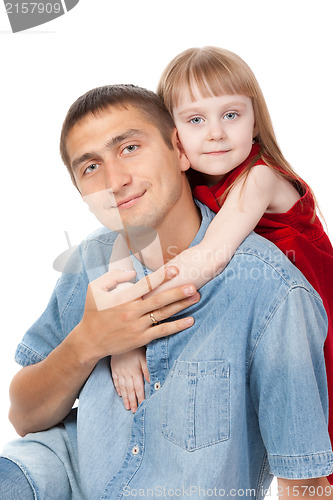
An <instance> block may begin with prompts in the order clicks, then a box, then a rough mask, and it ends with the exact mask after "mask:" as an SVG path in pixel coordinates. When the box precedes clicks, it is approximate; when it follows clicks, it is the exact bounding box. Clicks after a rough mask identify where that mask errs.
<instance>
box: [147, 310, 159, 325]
mask: <svg viewBox="0 0 333 500" xmlns="http://www.w3.org/2000/svg"><path fill="white" fill-rule="evenodd" d="M149 317H150V319H151V322H152V324H153V326H155V325H157V323H158V321H157V320H156V319H155V318H154V313H152V312H151V313H149Z"/></svg>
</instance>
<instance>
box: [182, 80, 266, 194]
mask: <svg viewBox="0 0 333 500" xmlns="http://www.w3.org/2000/svg"><path fill="white" fill-rule="evenodd" d="M194 96H195V101H192V99H191V96H190V94H189V92H188V90H187V91H183V92H182V94H181V100H180V102H179V104H178V106H177V107H176V108H174V109H173V116H174V120H175V124H176V127H177V129H178V134H179V139H180V141H181V143H182V145H183V148H184V150H185V153H186V155H187V157H188V159H189V161H190V163H191V166H192V168H193V169H194V170H197V171H198V172H202V173H203V174H204V176H205V178H206V180H207V184H208V185H213V184H216V183H217V182H219V181H220V180H221V179H222V177H223V176H224V175H225V174H226V173H228V172H230V171H231V170H233V169H234V168H235V167H237V166H238V165H240V164H241V163H242V162H243V161H244V160H246V158H247V157H248V156H249V154H250V151H251V148H252V140H253V137H255V135H256V132H255V119H254V111H253V106H252V101H251V98H250V97H247V96H244V95H221V96H218V97H215V96H213V97H206V98H205V97H202V96H201V95H200V93H199V91H198V90H195V91H194Z"/></svg>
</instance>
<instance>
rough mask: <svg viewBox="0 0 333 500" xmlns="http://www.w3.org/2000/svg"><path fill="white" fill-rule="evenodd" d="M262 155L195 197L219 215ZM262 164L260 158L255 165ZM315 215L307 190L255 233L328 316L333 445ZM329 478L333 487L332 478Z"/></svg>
mask: <svg viewBox="0 0 333 500" xmlns="http://www.w3.org/2000/svg"><path fill="white" fill-rule="evenodd" d="M259 152H260V146H259V144H255V145H254V146H253V148H252V151H251V153H250V155H249V157H248V158H247V159H246V160H245V162H243V163H242V164H241V165H239V166H238V167H237V168H235V169H234V170H232V171H231V172H230V173H228V174H226V175H225V176H224V177H223V179H222V180H221V181H220V182H219V183H218V184H216V185H215V186H212V187H208V186H197V187H195V188H194V190H193V196H194V197H195V198H197V199H198V200H199V201H201V202H202V203H204V204H205V205H207V206H208V207H209V208H210V209H211V210H213V211H214V212H218V211H219V209H220V207H221V202H220V200H219V199H220V197H221V196H222V195H223V193H224V192H225V190H226V189H227V188H228V187H229V186H230V185H231V183H232V182H234V181H235V180H236V179H237V177H238V176H239V175H240V174H241V173H242V172H243V170H244V169H245V168H247V167H248V165H249V164H250V162H251V161H252V162H253V159H254V158H255V157H256V156H257V155H258V154H259ZM263 163H264V162H263V160H262V158H260V159H259V160H258V161H256V162H255V163H254V165H262V164H263ZM222 203H223V202H222ZM314 211H315V203H314V200H313V196H312V194H311V192H310V190H309V189H306V192H305V194H304V195H303V196H302V198H301V199H299V200H298V201H297V202H296V203H295V205H294V206H293V207H292V208H291V209H290V210H288V212H286V213H265V214H264V215H263V217H262V218H261V219H260V221H259V223H258V225H257V227H256V228H255V232H256V233H257V234H260V236H263V237H265V238H267V239H268V240H270V241H272V242H273V243H275V245H276V246H277V247H279V248H280V250H282V252H283V253H284V254H286V256H287V257H288V258H289V259H290V260H291V261H292V262H293V264H295V265H296V266H297V267H298V269H299V270H300V271H301V272H302V273H303V274H304V276H305V277H306V278H307V280H308V281H309V282H310V283H311V285H312V286H313V287H314V288H315V290H317V292H318V293H319V294H320V296H321V298H322V300H323V303H324V306H325V309H326V312H327V316H328V334H327V338H326V342H325V348H324V353H325V361H326V372H327V380H328V393H329V408H330V409H331V411H330V412H329V424H328V428H329V433H330V437H331V442H332V443H333V286H332V282H333V248H332V245H331V242H330V240H329V238H328V236H327V234H326V233H325V231H324V229H323V226H322V224H321V222H320V220H319V219H318V217H317V216H316V218H315V219H314V220H313V221H312V217H313V213H314ZM314 425H315V422H314ZM328 478H329V480H330V482H331V484H333V474H331V475H330V476H329V477H328Z"/></svg>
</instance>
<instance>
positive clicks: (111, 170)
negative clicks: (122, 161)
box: [104, 162, 132, 193]
mask: <svg viewBox="0 0 333 500" xmlns="http://www.w3.org/2000/svg"><path fill="white" fill-rule="evenodd" d="M104 172H105V187H106V189H112V191H113V192H114V193H118V192H119V191H121V189H122V188H123V187H124V186H127V185H128V184H130V183H131V182H132V176H131V174H130V172H128V171H127V170H126V169H125V168H124V167H120V166H119V165H117V163H116V162H108V163H106V165H105V169H104Z"/></svg>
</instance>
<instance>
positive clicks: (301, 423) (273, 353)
mask: <svg viewBox="0 0 333 500" xmlns="http://www.w3.org/2000/svg"><path fill="white" fill-rule="evenodd" d="M61 151H62V157H63V159H64V161H65V163H66V165H67V167H68V168H69V169H70V173H71V176H72V179H73V181H74V183H75V185H76V186H77V188H78V189H79V191H80V193H81V194H82V196H84V197H89V196H93V195H94V194H96V193H100V192H105V191H106V192H109V191H110V192H111V191H112V195H113V197H114V200H115V203H114V202H111V203H109V204H106V205H103V207H104V208H103V210H105V211H106V213H107V217H108V220H109V221H111V222H110V225H112V224H113V222H112V221H114V224H115V229H116V226H117V224H118V223H119V221H118V222H117V220H118V219H117V215H115V218H114V219H113V214H120V216H121V223H122V225H123V226H124V227H125V228H129V227H131V228H133V227H142V226H149V227H152V228H154V229H155V230H156V231H157V233H158V235H159V240H160V243H161V249H162V254H163V258H164V261H165V262H168V260H170V259H171V258H172V257H173V256H174V255H175V254H178V253H180V252H181V251H183V250H184V249H185V248H187V247H188V246H189V245H192V244H197V243H198V242H199V241H200V240H201V239H202V237H203V235H204V233H205V231H206V229H207V227H208V225H209V222H210V221H211V219H212V217H213V214H212V213H211V212H210V211H209V209H207V207H205V206H204V205H201V204H198V205H196V204H195V203H194V201H193V199H192V196H191V192H190V189H189V185H188V183H187V180H186V175H185V173H186V170H187V169H188V167H189V165H188V161H187V159H186V157H185V156H184V155H183V153H182V151H181V149H179V148H178V141H177V134H176V130H175V129H174V126H173V123H172V120H171V118H170V116H169V115H168V114H167V113H166V111H165V110H164V108H163V106H162V105H161V103H160V102H159V100H158V98H157V97H156V96H155V94H153V93H151V92H149V91H146V90H144V89H140V88H137V87H133V86H110V87H102V88H99V89H95V90H92V91H90V92H88V93H87V94H86V95H85V96H82V97H81V98H79V99H78V100H77V101H76V102H75V103H74V104H73V106H72V107H71V109H70V110H69V112H68V115H67V118H66V120H65V123H64V126H63V132H62V140H61ZM114 240H115V236H114V235H113V234H110V233H109V231H106V230H105V231H99V232H97V233H96V234H94V235H92V237H90V238H89V239H88V240H87V241H86V242H84V243H83V244H82V245H81V248H80V257H79V258H80V262H81V264H80V265H81V269H80V272H77V273H67V274H64V275H63V276H62V278H61V280H60V281H59V283H58V285H57V287H56V290H55V292H54V294H53V296H52V298H51V301H50V304H49V306H48V308H47V310H46V312H45V313H44V315H43V316H42V317H41V318H40V319H39V320H38V321H37V323H36V324H35V325H34V326H33V327H32V328H31V329H30V330H29V331H28V332H27V334H26V336H25V337H24V339H23V341H22V343H21V344H20V345H19V347H18V350H17V354H16V358H17V360H18V361H19V362H20V363H21V364H22V365H23V366H25V368H23V369H22V370H21V371H20V372H19V373H18V374H17V375H16V377H15V378H14V380H13V383H12V387H11V401H12V406H11V411H10V416H11V420H12V422H13V423H14V425H15V427H16V429H17V430H18V431H19V433H20V434H21V435H25V437H24V438H23V439H21V440H18V441H15V442H13V443H10V444H9V445H8V446H7V447H6V448H5V450H4V454H3V456H4V457H5V458H3V459H2V464H3V465H1V467H5V466H6V467H7V468H8V469H10V471H11V472H10V473H11V474H13V477H15V478H18V477H21V478H22V476H23V475H22V472H21V471H23V473H24V475H25V478H23V480H22V484H23V483H24V480H25V481H26V483H25V486H27V487H28V491H29V492H30V498H38V499H39V498H40V499H44V498H45V499H48V500H49V499H62V500H63V499H66V498H73V499H81V498H88V499H89V500H93V499H95V498H96V499H115V498H123V497H126V496H150V497H151V496H164V497H174V496H178V497H180V496H182V497H187V496H191V497H192V498H199V497H201V496H230V497H235V498H245V497H252V498H257V499H259V498H263V497H264V494H265V489H267V488H268V486H269V483H270V481H271V479H272V474H275V475H277V476H278V477H280V478H284V479H281V480H280V481H279V485H280V487H281V488H282V490H280V494H281V496H282V497H283V498H287V497H292V496H299V495H300V494H301V495H302V496H303V498H310V497H311V498H313V491H314V490H313V488H317V489H316V490H315V491H316V492H318V495H319V496H320V492H322V493H321V494H325V496H332V495H331V489H330V486H329V484H328V482H327V480H326V478H325V477H324V476H326V475H328V474H330V473H331V472H332V469H333V466H332V459H333V455H332V451H331V447H330V440H329V436H328V432H327V389H326V379H325V366H324V358H323V343H324V340H325V335H326V328H327V321H326V315H325V311H324V309H323V306H322V302H321V300H320V298H319V296H318V295H317V294H316V292H315V291H314V290H313V289H312V288H311V286H310V285H309V284H308V283H307V281H306V280H305V278H304V277H303V276H302V275H301V273H300V272H299V271H298V270H297V269H295V268H294V266H293V265H292V264H291V263H290V262H289V261H288V260H287V259H286V258H285V257H284V256H283V255H282V254H281V253H280V251H279V250H278V249H277V248H275V247H274V245H271V244H270V243H269V242H267V241H265V240H263V239H262V238H260V237H258V236H256V235H254V234H251V235H250V236H249V237H248V238H247V239H246V240H245V241H244V242H243V243H242V245H240V247H239V248H238V250H237V252H236V254H235V256H234V257H233V259H232V260H231V262H230V264H229V266H228V267H227V268H226V269H225V271H224V272H223V273H222V274H221V275H220V276H218V277H216V278H215V279H213V280H212V281H210V282H209V283H207V284H206V285H205V287H203V288H202V290H201V300H200V302H199V303H198V300H199V296H198V294H196V293H195V290H194V289H193V287H191V286H190V285H188V286H185V287H180V288H179V289H177V290H171V291H168V292H164V293H163V294H162V293H161V294H157V295H155V296H153V297H150V298H148V299H146V300H141V299H137V300H131V301H130V302H128V303H127V304H121V305H116V306H115V307H112V308H107V307H105V304H107V301H108V298H109V295H110V294H109V290H110V289H112V287H113V286H114V285H115V284H116V283H118V282H121V281H122V282H124V281H128V279H131V278H132V277H133V276H132V275H130V276H129V275H126V273H121V272H119V273H118V274H116V275H113V274H110V273H109V274H108V273H106V271H107V269H108V262H109V259H110V253H111V250H112V245H113V242H114ZM134 247H135V244H134ZM131 250H132V251H133V253H134V254H135V253H136V248H132V247H131ZM149 259H151V260H149ZM133 263H134V266H135V269H136V271H137V275H138V278H140V277H142V276H144V275H146V274H147V273H148V270H147V267H148V268H149V267H151V268H154V267H156V266H155V265H154V256H148V260H146V261H145V266H144V265H142V263H140V261H139V260H138V259H136V258H135V257H133ZM155 264H156V263H155ZM76 266H77V264H76ZM146 266H147V267H146ZM74 267H75V266H74ZM71 269H72V270H73V264H72V268H71ZM89 282H90V285H89ZM147 283H148V284H149V280H147ZM153 286H155V284H153ZM133 288H134V287H133ZM133 288H132V289H133ZM145 291H147V290H143V292H145ZM126 293H128V298H131V295H130V294H131V289H129V291H128V292H127V291H126ZM186 294H187V296H190V298H184V297H185V295H186ZM177 299H178V302H177ZM99 304H102V306H101V307H99ZM187 306H189V309H188V310H187V311H186V318H184V316H185V312H184V313H183V312H182V311H183V309H184V307H187ZM98 309H100V310H98ZM179 313H181V314H179ZM172 314H174V315H175V316H174V318H173V321H171V322H169V321H168V322H164V323H162V324H159V325H157V326H156V325H154V323H155V320H156V321H162V320H164V319H166V318H168V317H169V316H170V315H172ZM189 314H190V315H192V316H193V318H194V319H195V323H194V324H193V319H192V318H191V316H188V315H189ZM186 328H187V329H186ZM181 330H184V331H181ZM176 332H180V333H178V334H177V335H172V336H167V335H169V334H171V333H176ZM160 337H162V338H160ZM151 341H152V342H151ZM145 344H148V345H147V352H146V358H147V364H148V368H149V374H150V382H149V384H148V383H147V384H146V399H145V401H144V402H143V403H142V404H141V405H140V406H139V408H138V410H137V411H136V413H135V414H134V415H133V414H131V413H130V412H127V411H126V410H125V409H124V407H123V405H122V401H121V398H119V397H118V395H117V393H116V391H115V388H114V386H113V383H112V379H111V375H110V358H109V356H110V355H112V354H118V353H121V352H126V351H128V350H130V349H132V348H133V347H137V346H142V345H145ZM26 365H29V366H26ZM79 393H80V398H79V411H78V416H77V422H76V415H75V412H73V411H72V412H71V411H70V410H71V408H72V406H73V403H74V401H75V399H76V397H77V396H78V394H79ZM69 412H70V413H69ZM68 414H69V416H67V417H66V415H68ZM63 419H64V421H63ZM62 421H63V422H62ZM44 429H49V430H46V431H43V430H44ZM37 431H43V432H37ZM29 432H33V433H34V434H28V435H26V434H27V433H29ZM15 464H17V465H15ZM5 477H6V476H5V474H2V477H1V479H2V481H4V480H6V479H5ZM7 477H8V475H7ZM315 478H317V479H315ZM295 480H298V481H295ZM3 484H5V483H3ZM310 486H311V488H310ZM20 487H21V486H20ZM23 487H24V486H22V488H23ZM4 488H7V489H4ZM320 488H321V489H320ZM326 488H327V489H326ZM7 491H8V480H7V485H5V486H4V487H3V490H2V491H1V490H0V492H1V493H2V497H3V498H6V496H5V494H6V492H7ZM32 491H33V494H32ZM326 493H327V494H326ZM15 494H16V497H15V496H14V495H15ZM15 494H13V496H12V498H19V496H17V492H16V493H15ZM33 495H34V496H33ZM332 497H333V496H332ZM24 498H27V499H28V498H29V497H28V496H25V497H24Z"/></svg>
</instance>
